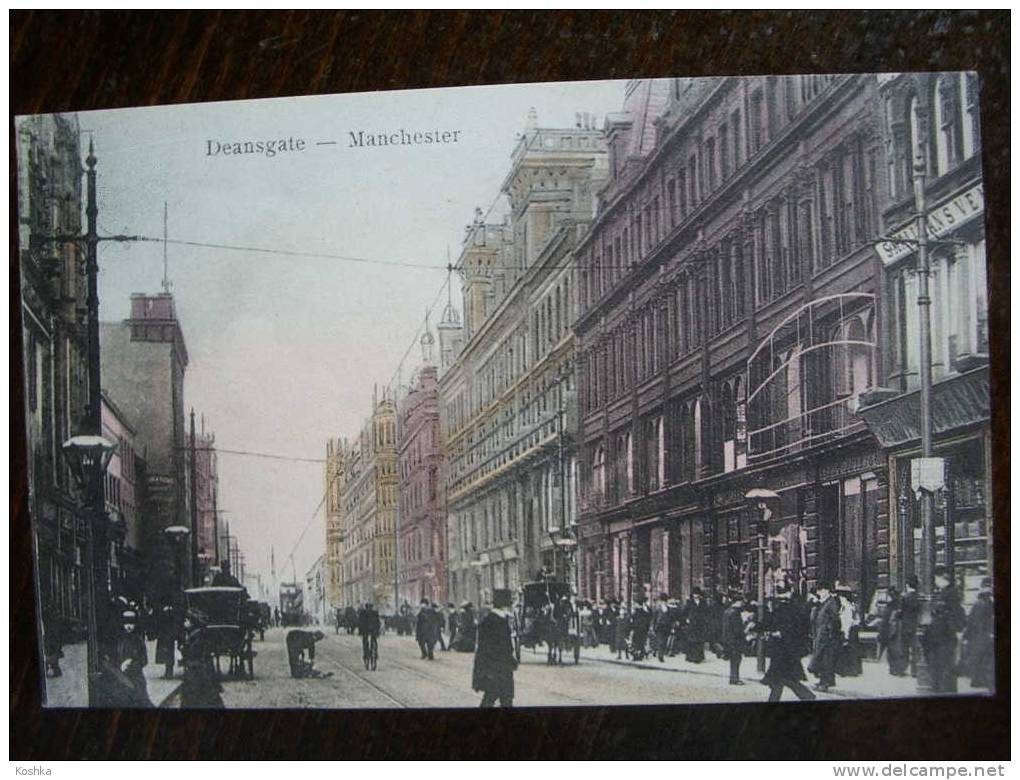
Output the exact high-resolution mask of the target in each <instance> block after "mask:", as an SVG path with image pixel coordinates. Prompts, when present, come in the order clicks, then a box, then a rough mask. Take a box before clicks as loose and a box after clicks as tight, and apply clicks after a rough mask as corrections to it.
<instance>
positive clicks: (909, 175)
mask: <svg viewBox="0 0 1020 780" xmlns="http://www.w3.org/2000/svg"><path fill="white" fill-rule="evenodd" d="M917 111H918V107H917V95H911V96H910V99H909V100H908V101H907V128H908V138H909V141H910V154H909V155H907V158H906V160H904V165H905V168H906V171H905V174H906V175H905V177H904V181H907V182H909V181H912V180H913V176H914V160H916V159H917V158H918V157H920V156H921V154H922V149H921V142H922V137H921V118H920V117H919V116H918V113H917Z"/></svg>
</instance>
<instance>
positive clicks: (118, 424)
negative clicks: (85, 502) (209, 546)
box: [101, 393, 146, 599]
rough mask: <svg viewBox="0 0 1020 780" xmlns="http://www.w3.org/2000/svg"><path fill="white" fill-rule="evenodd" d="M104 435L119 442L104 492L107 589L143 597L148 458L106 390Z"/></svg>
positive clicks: (137, 597) (103, 398) (133, 430)
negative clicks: (107, 524) (142, 477)
mask: <svg viewBox="0 0 1020 780" xmlns="http://www.w3.org/2000/svg"><path fill="white" fill-rule="evenodd" d="M101 411H102V421H103V436H104V437H105V438H106V439H107V440H108V441H111V442H113V443H114V444H115V445H116V447H117V448H116V449H115V450H114V452H113V455H112V456H111V458H110V465H109V466H108V467H107V469H106V474H105V475H104V480H105V484H104V490H103V495H104V497H105V499H106V513H107V516H108V517H109V519H110V531H109V534H108V536H109V543H110V549H109V551H108V556H107V561H108V575H107V589H108V590H110V591H111V592H113V593H123V594H125V595H128V596H129V597H131V598H135V599H140V598H141V597H142V595H143V594H144V593H145V562H144V559H143V556H142V539H143V538H144V536H145V533H146V529H145V517H144V515H143V514H142V511H141V510H142V507H143V506H144V498H145V493H144V490H145V486H144V484H139V474H142V475H144V474H145V470H144V466H145V460H144V458H143V457H142V455H140V454H139V453H138V452H137V450H136V449H135V429H134V427H133V426H132V425H131V423H130V422H129V421H128V420H127V419H126V418H125V416H124V415H123V414H122V413H121V411H120V410H119V409H118V408H117V407H116V405H115V404H114V403H113V401H111V400H110V399H109V398H108V397H107V395H106V394H105V393H104V394H103V397H102V409H101Z"/></svg>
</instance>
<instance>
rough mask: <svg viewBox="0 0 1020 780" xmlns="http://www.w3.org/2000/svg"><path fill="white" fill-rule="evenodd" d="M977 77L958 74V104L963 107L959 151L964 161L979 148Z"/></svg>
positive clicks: (970, 74)
mask: <svg viewBox="0 0 1020 780" xmlns="http://www.w3.org/2000/svg"><path fill="white" fill-rule="evenodd" d="M977 90H978V82H977V76H975V75H974V74H972V73H961V74H960V102H961V103H962V105H963V124H962V127H961V131H962V132H961V134H960V135H961V144H960V146H961V151H962V154H963V158H964V159H968V158H970V157H972V156H973V155H974V151H975V149H977V148H978V147H980V146H981V132H980V129H979V124H980V116H979V114H978V101H977Z"/></svg>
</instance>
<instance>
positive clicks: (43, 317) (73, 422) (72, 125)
mask: <svg viewBox="0 0 1020 780" xmlns="http://www.w3.org/2000/svg"><path fill="white" fill-rule="evenodd" d="M17 144H18V163H19V164H18V252H19V263H20V265H19V267H20V271H21V319H22V325H23V327H22V335H23V339H24V341H23V350H24V367H25V407H26V408H25V423H26V431H25V433H26V436H27V450H28V453H27V454H28V459H27V470H28V510H29V514H30V516H31V518H32V533H33V534H34V540H33V541H34V544H35V549H36V556H37V557H36V573H37V577H38V580H37V581H38V586H39V593H38V594H37V595H38V600H39V604H40V605H41V606H42V608H43V609H44V610H48V611H50V612H51V614H52V613H56V614H57V615H59V616H60V617H61V618H62V619H63V620H64V621H66V622H67V624H68V625H69V626H70V627H71V628H72V630H75V631H77V630H80V629H81V628H82V626H83V624H84V607H85V605H84V603H83V598H84V576H85V569H84V563H85V560H86V552H85V523H86V522H87V521H86V519H85V518H84V517H82V516H81V514H80V512H79V511H78V496H77V493H76V490H75V486H74V481H73V480H72V478H71V472H70V470H69V469H68V467H67V465H66V463H65V462H64V458H63V454H62V451H61V445H62V444H63V443H64V442H65V441H67V439H69V438H71V437H72V436H74V435H77V434H80V433H84V432H91V433H94V431H85V430H84V428H83V426H84V424H85V421H86V417H87V415H88V401H89V387H88V335H87V327H88V314H87V311H88V310H87V305H86V290H85V287H86V284H85V274H84V252H83V249H82V246H81V245H80V244H79V243H76V242H73V241H66V242H61V241H55V240H54V237H56V236H58V235H68V236H73V235H79V234H81V232H82V221H81V216H82V159H81V153H80V147H79V144H80V136H79V129H78V120H77V118H76V117H74V116H65V115H61V114H48V115H45V116H32V117H23V118H20V119H19V121H18V123H17Z"/></svg>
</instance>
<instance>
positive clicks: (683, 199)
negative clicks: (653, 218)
mask: <svg viewBox="0 0 1020 780" xmlns="http://www.w3.org/2000/svg"><path fill="white" fill-rule="evenodd" d="M677 194H678V195H679V196H680V218H681V219H683V218H684V217H686V216H687V172H686V171H685V170H684V169H683V168H681V169H680V173H679V175H678V176H677Z"/></svg>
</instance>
